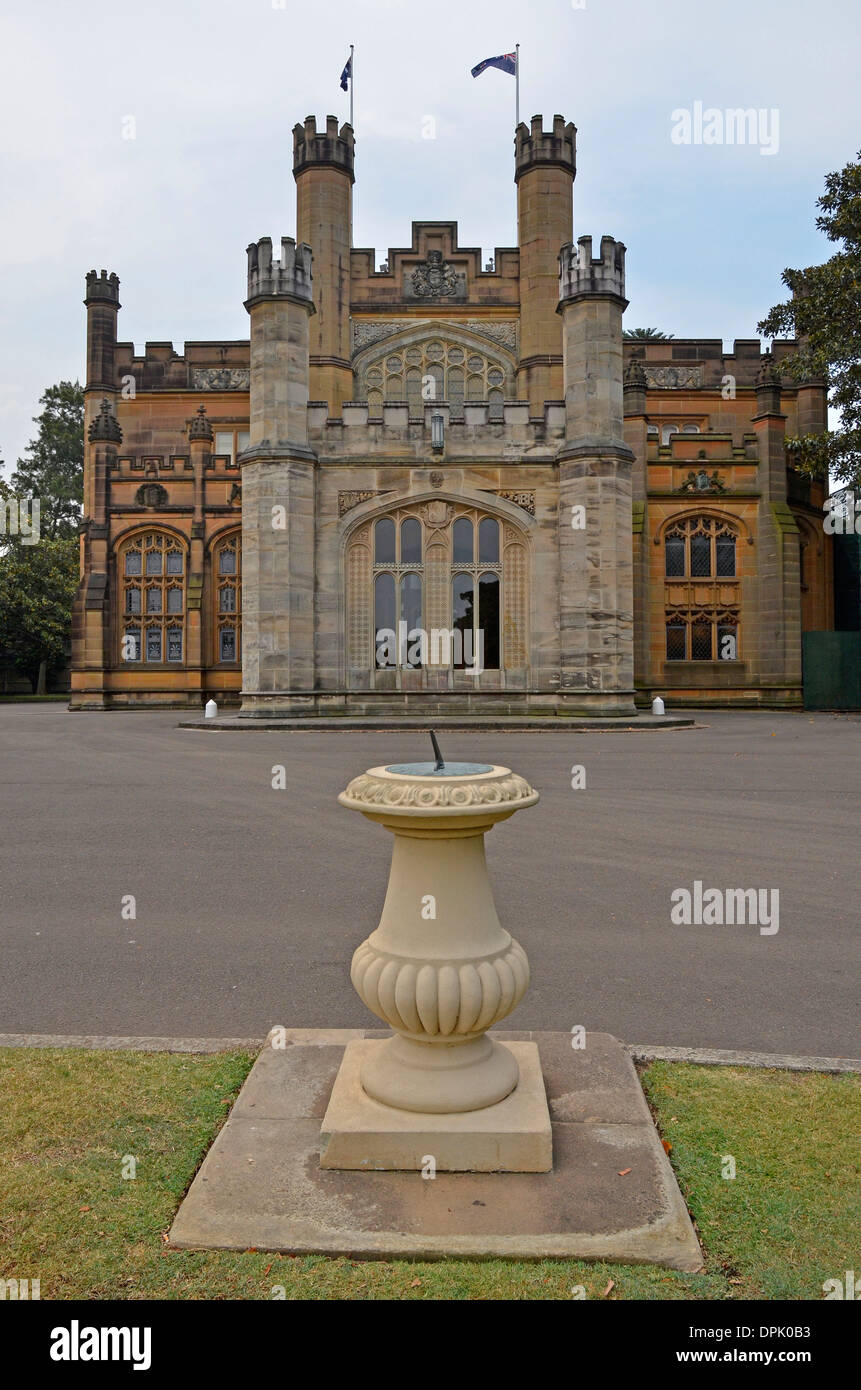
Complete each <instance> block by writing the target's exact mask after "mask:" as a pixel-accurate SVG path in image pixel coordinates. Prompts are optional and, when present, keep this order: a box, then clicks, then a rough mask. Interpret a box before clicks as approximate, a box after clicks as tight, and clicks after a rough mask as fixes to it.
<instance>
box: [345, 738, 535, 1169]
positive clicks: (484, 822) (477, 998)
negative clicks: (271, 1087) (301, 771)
mask: <svg viewBox="0 0 861 1390" xmlns="http://www.w3.org/2000/svg"><path fill="white" fill-rule="evenodd" d="M537 800H538V793H537V792H535V791H533V789H532V788H531V787H530V786H529V785H528V783H526V782H525V781H524V780H523V778H521V777H518V776H517V775H516V774H515V773H513V772H511V771H510V769H508V768H506V767H498V766H487V765H476V764H465V763H455V764H444V765H443V766H442V767H439V768H438V767H436V766H435V765H434V764H433V763H424V764H422V763H417V764H408V765H396V766H392V767H376V768H372V769H371V770H370V771H369V772H367V773H364V774H363V775H362V776H361V777H357V778H355V779H354V781H352V782H351V783H350V785H349V786H348V788H347V790H346V791H345V792H342V794H341V796H340V797H339V801H340V803H341V805H342V806H346V807H348V808H350V809H352V810H357V811H361V812H362V814H363V815H365V816H367V817H368V819H369V820H375V821H378V822H379V823H380V824H381V825H383V826H384V827H385V828H386V829H387V830H390V831H391V832H392V834H393V835H394V837H395V843H394V850H393V853H392V866H391V872H390V875H389V885H388V892H387V894H386V900H385V904H384V906H383V913H382V917H381V919H380V924H379V926H378V927H377V929H376V931H374V932H372V934H371V935H370V936H369V937H368V939H367V941H364V942H363V943H362V945H361V946H359V948H358V949H357V951H356V953H355V955H354V956H353V963H352V968H351V978H352V981H353V984H354V986H355V988H356V991H357V992H358V994H359V995H360V997H361V999H362V1000H363V1002H364V1003H365V1004H366V1005H367V1006H368V1008H369V1009H370V1010H371V1012H372V1013H375V1014H376V1015H377V1016H378V1017H379V1018H381V1019H382V1020H383V1022H384V1023H387V1024H389V1025H390V1026H391V1027H392V1028H393V1029H394V1030H395V1036H394V1037H393V1038H391V1039H388V1040H385V1041H381V1042H377V1041H371V1042H361V1043H356V1044H355V1045H351V1046H349V1047H348V1048H347V1051H346V1054H345V1058H344V1063H343V1065H342V1068H341V1071H340V1072H339V1075H338V1079H337V1081H336V1083H335V1087H334V1090H333V1093H332V1097H331V1100H330V1103H329V1108H328V1110H327V1112H326V1116H325V1119H324V1121H323V1126H322V1134H323V1151H322V1155H321V1165H322V1166H323V1167H332V1168H419V1167H421V1166H422V1164H423V1162H424V1159H425V1156H426V1155H430V1156H431V1157H432V1158H433V1159H434V1161H435V1164H436V1166H437V1167H438V1168H443V1169H449V1170H472V1171H484V1172H487V1171H495V1170H505V1171H511V1172H546V1171H547V1170H548V1169H549V1168H550V1167H551V1166H552V1149H551V1138H550V1116H549V1112H548V1110H547V1101H546V1097H545V1095H544V1088H543V1083H542V1080H541V1069H540V1066H539V1065H538V1060H537V1053H535V1051H534V1044H531V1043H522V1044H519V1046H518V1047H517V1048H515V1047H512V1046H505V1045H503V1044H501V1043H498V1042H495V1041H494V1040H493V1039H491V1038H489V1037H488V1036H487V1029H488V1028H490V1027H491V1026H492V1025H493V1024H495V1023H498V1022H499V1021H500V1020H501V1019H503V1018H505V1017H506V1016H507V1015H508V1014H509V1013H511V1011H512V1010H513V1009H514V1008H516V1006H517V1005H518V1004H519V1002H520V1000H521V999H522V998H523V995H524V994H525V992H526V988H527V986H528V984H529V965H528V962H527V959H526V953H525V952H524V950H523V948H522V947H521V946H520V945H519V943H518V942H517V941H515V940H514V939H513V938H512V937H511V936H510V935H509V933H508V932H507V931H505V929H504V928H503V927H502V925H501V924H500V921H499V918H498V917H497V915H496V908H495V906H494V902H493V894H492V892H491V888H490V881H489V878H488V875H487V864H486V861H485V856H484V836H485V834H486V833H487V831H488V830H491V829H492V828H493V826H494V825H495V824H496V823H497V822H498V821H501V820H507V819H508V818H509V817H510V816H512V815H513V814H514V812H515V811H518V810H521V809H524V808H526V807H528V806H533V805H534V804H535V802H536V801H537ZM533 1054H534V1055H533Z"/></svg>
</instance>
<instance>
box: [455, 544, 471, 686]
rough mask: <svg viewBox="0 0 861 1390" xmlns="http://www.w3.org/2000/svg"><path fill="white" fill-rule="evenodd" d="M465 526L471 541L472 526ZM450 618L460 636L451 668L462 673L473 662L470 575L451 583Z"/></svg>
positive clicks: (457, 578) (460, 577)
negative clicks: (467, 527) (467, 528)
mask: <svg viewBox="0 0 861 1390" xmlns="http://www.w3.org/2000/svg"><path fill="white" fill-rule="evenodd" d="M457 525H459V522H455V526H457ZM467 525H468V526H469V530H470V540H471V539H472V524H471V522H467ZM451 616H452V628H453V629H454V631H455V632H460V633H461V634H462V636H461V638H460V641H459V642H458V643H457V645H454V644H453V646H454V650H453V651H452V666H454V668H455V670H461V671H462V670H463V668H464V666H471V665H472V664H473V660H474V647H473V636H472V632H473V627H474V624H475V600H474V596H473V580H472V575H471V574H456V575H455V576H454V578H453V579H452V581H451ZM458 646H459V647H460V650H459V651H458V649H457V648H458Z"/></svg>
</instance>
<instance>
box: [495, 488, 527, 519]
mask: <svg viewBox="0 0 861 1390" xmlns="http://www.w3.org/2000/svg"><path fill="white" fill-rule="evenodd" d="M494 495H495V496H496V497H501V498H502V500H503V501H504V502H513V503H514V505H515V507H520V508H521V510H522V511H524V512H528V513H529V515H530V516H534V515H535V493H534V492H510V491H499V490H497V491H496V493H495V494H494Z"/></svg>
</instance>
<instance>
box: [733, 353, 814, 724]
mask: <svg viewBox="0 0 861 1390" xmlns="http://www.w3.org/2000/svg"><path fill="white" fill-rule="evenodd" d="M780 397H781V386H780V375H779V373H778V371H777V370H776V368H775V364H774V361H773V359H772V356H771V353H764V354H763V357H762V364H761V366H760V370H759V374H758V376H757V380H756V406H757V413H756V415H755V416H754V419H753V428H754V431H755V433H756V441H757V452H758V455H759V466H758V469H757V481H758V483H759V488H760V501H759V508H758V517H757V531H758V536H757V589H758V605H757V607H758V619H759V627H758V653H757V655H758V662H757V664H758V668H759V670H758V680H757V684H758V686H759V687H760V688H761V689H763V690H764V691H765V693H766V694H767V695H768V696H769V697H770V698H773V699H774V700H776V701H779V702H781V703H784V702H785V703H789V704H798V703H800V700H801V694H800V687H801V576H800V571H799V564H800V560H799V542H800V536H799V531H798V523H797V522H796V520H795V517H794V516H793V515H792V511H791V509H790V507H789V503H788V501H787V495H786V448H785V441H786V416H785V415H784V414H783V413H782V411H781V398H780ZM748 620H749V619H748ZM745 622H746V615H745V613H744V612H742V615H741V637H742V640H741V644H740V647H741V650H740V651H739V656H740V657H741V658H742V659H744V657H745V652H746V650H747V641H746V638H745Z"/></svg>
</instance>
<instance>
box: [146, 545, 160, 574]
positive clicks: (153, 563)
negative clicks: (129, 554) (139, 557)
mask: <svg viewBox="0 0 861 1390" xmlns="http://www.w3.org/2000/svg"><path fill="white" fill-rule="evenodd" d="M146 572H147V574H161V551H160V550H148V551H147V553H146Z"/></svg>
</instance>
